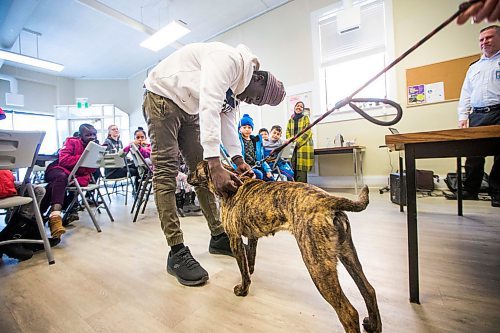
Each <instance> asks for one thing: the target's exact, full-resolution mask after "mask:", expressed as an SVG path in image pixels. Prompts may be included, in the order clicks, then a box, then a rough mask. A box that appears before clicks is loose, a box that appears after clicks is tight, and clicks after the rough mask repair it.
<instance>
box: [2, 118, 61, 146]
mask: <svg viewBox="0 0 500 333" xmlns="http://www.w3.org/2000/svg"><path fill="white" fill-rule="evenodd" d="M5 114H6V116H7V118H6V119H4V120H2V121H0V128H1V129H9V130H17V131H34V130H43V131H45V137H44V139H43V142H42V146H41V147H40V151H39V152H38V153H39V154H48V155H51V154H54V153H55V152H56V151H57V149H58V148H59V147H58V146H57V132H56V120H55V117H54V116H53V115H47V114H41V113H30V112H20V111H5Z"/></svg>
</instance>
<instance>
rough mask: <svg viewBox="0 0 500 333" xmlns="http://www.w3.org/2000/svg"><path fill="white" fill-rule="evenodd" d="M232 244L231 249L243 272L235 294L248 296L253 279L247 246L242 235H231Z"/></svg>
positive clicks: (235, 287)
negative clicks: (234, 236)
mask: <svg viewBox="0 0 500 333" xmlns="http://www.w3.org/2000/svg"><path fill="white" fill-rule="evenodd" d="M230 244H231V251H233V255H234V257H235V258H236V262H237V263H238V267H239V268H240V273H241V284H238V285H236V286H234V294H235V295H236V296H246V295H248V288H250V282H251V281H250V272H249V269H248V261H247V255H246V251H245V246H244V244H243V240H242V239H241V237H237V238H233V237H231V238H230Z"/></svg>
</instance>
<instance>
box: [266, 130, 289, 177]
mask: <svg viewBox="0 0 500 333" xmlns="http://www.w3.org/2000/svg"><path fill="white" fill-rule="evenodd" d="M282 132H283V130H282V129H281V126H279V125H274V126H273V127H271V133H270V136H269V140H268V141H267V142H264V155H265V156H266V157H267V156H269V154H270V153H271V152H272V151H273V150H274V149H276V148H278V147H281V146H282V145H283V143H284V142H283V140H282V139H281V135H282ZM274 163H275V162H272V163H271V162H270V163H269V164H270V165H271V168H273V169H274ZM277 163H278V165H277V166H278V168H279V169H280V172H281V174H283V175H284V176H285V177H286V178H287V180H289V181H292V180H293V175H294V174H293V169H292V166H291V165H290V162H288V161H286V160H284V159H280V160H279V161H278V162H277Z"/></svg>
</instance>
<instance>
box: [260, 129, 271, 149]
mask: <svg viewBox="0 0 500 333" xmlns="http://www.w3.org/2000/svg"><path fill="white" fill-rule="evenodd" d="M259 134H260V136H261V137H262V140H264V141H263V142H264V145H265V143H266V142H267V141H268V140H269V131H268V130H267V128H261V129H260V130H259Z"/></svg>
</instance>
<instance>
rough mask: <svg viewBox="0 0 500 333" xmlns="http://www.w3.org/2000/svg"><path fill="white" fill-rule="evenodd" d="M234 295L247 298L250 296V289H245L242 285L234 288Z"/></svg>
mask: <svg viewBox="0 0 500 333" xmlns="http://www.w3.org/2000/svg"><path fill="white" fill-rule="evenodd" d="M234 294H235V295H236V296H246V295H248V288H243V286H242V285H241V284H238V285H236V286H234Z"/></svg>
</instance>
